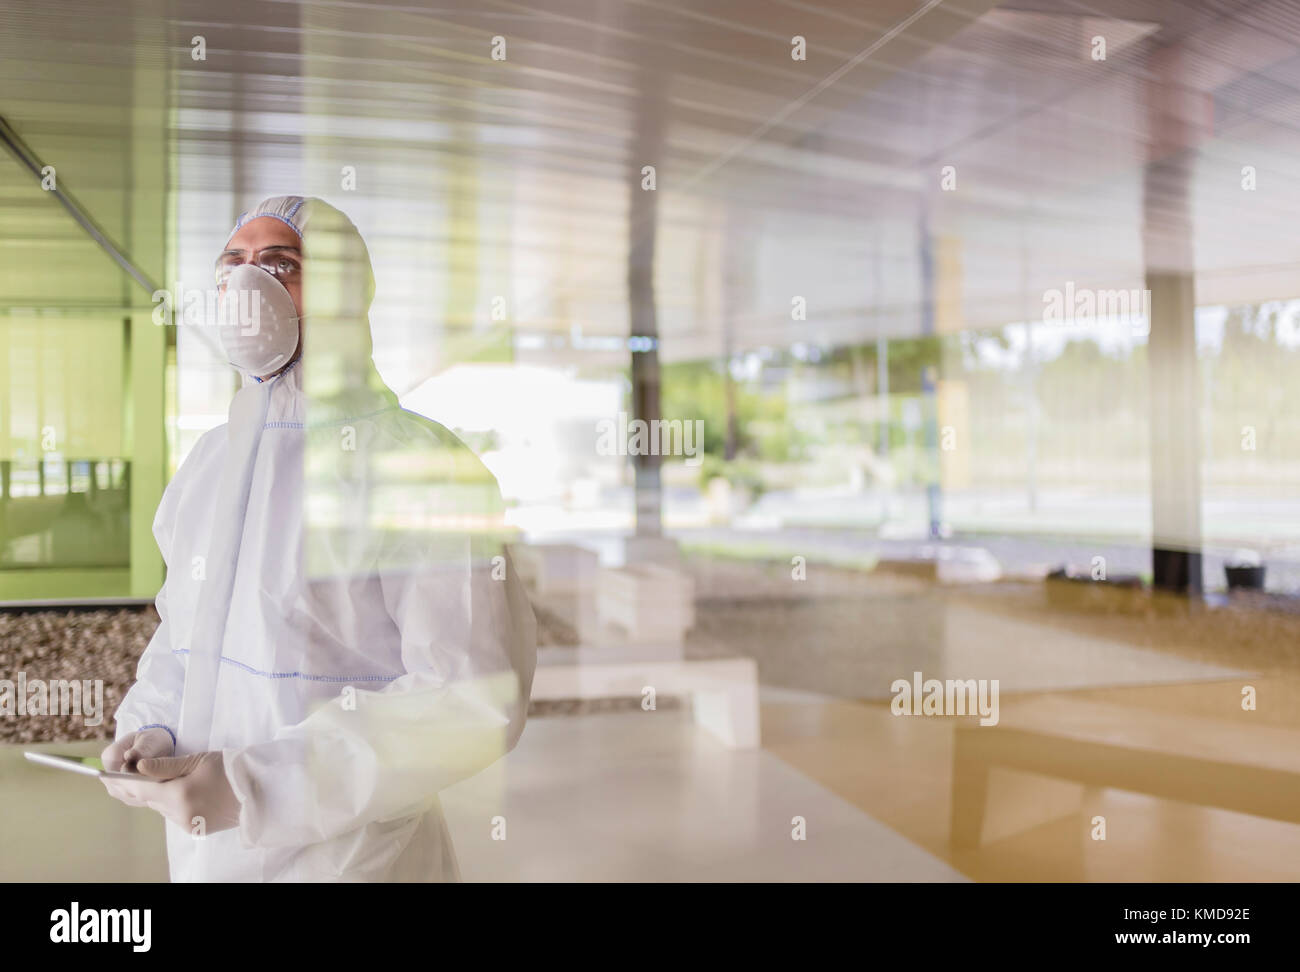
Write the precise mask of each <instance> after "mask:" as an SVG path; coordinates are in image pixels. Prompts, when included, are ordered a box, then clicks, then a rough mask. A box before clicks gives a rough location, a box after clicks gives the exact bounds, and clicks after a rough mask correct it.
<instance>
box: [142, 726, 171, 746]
mask: <svg viewBox="0 0 1300 972" xmlns="http://www.w3.org/2000/svg"><path fill="white" fill-rule="evenodd" d="M146 729H162V730H163V731H164V732H166V733H167V735H169V736H171V737H172V749H175V748H176V733H174V732H172V731H171V729H170V728H168V727H167V726H164V725H163V724H162V723H161V722H151V723H149V725H147V726H141V727H140V730H139V731H140V732H144V731H145V730H146Z"/></svg>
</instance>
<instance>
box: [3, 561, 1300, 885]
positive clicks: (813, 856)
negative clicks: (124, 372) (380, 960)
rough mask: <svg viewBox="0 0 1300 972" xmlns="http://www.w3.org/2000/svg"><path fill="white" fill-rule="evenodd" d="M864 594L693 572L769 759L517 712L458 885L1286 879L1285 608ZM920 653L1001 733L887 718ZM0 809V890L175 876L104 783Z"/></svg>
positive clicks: (6, 794) (146, 830) (663, 717)
mask: <svg viewBox="0 0 1300 972" xmlns="http://www.w3.org/2000/svg"><path fill="white" fill-rule="evenodd" d="M773 583H776V582H775V581H773ZM873 583H876V582H873ZM878 583H879V587H876V588H872V587H871V586H870V585H868V587H867V588H864V587H863V586H862V581H861V579H858V580H856V581H854V582H853V583H852V584H847V582H846V584H847V586H846V587H845V589H844V590H843V591H841V590H838V589H833V588H834V584H831V585H829V586H827V587H825V588H823V589H821V591H820V594H819V595H818V592H815V591H810V592H809V595H806V596H805V597H804V600H817V597H816V596H813V595H817V596H821V597H822V600H821V603H820V604H818V605H816V608H817V610H815V611H812V612H811V613H809V609H808V608H806V607H804V606H801V603H802V602H798V603H796V602H786V603H785V604H784V605H782V604H780V603H778V602H777V601H776V598H775V594H776V593H777V591H776V589H773V590H772V591H766V590H764V589H763V584H762V583H761V578H760V579H757V580H754V581H753V582H752V583H748V584H747V589H748V590H749V592H750V594H751V595H752V598H753V601H754V602H755V604H756V605H757V606H758V610H755V611H746V610H742V609H743V608H744V607H745V605H743V604H742V605H738V604H736V603H730V604H729V602H727V600H726V599H725V598H723V597H721V596H720V594H719V591H718V590H716V589H713V590H710V589H709V588H708V586H707V585H705V590H704V594H705V599H704V600H703V601H702V602H701V604H702V607H701V617H702V619H704V620H703V622H702V624H701V627H702V628H704V629H706V630H707V629H709V628H710V627H712V628H714V633H715V634H716V633H717V632H718V631H723V632H729V633H730V634H729V635H728V637H729V638H731V639H733V640H732V642H731V645H730V647H731V650H737V649H738V648H739V649H748V652H749V653H750V654H752V655H753V656H754V657H756V658H757V660H758V662H759V668H760V672H761V673H762V675H763V682H764V687H763V694H762V707H761V722H762V746H761V748H760V749H757V750H749V751H737V750H729V749H726V748H723V747H722V746H721V745H720V744H719V743H718V742H717V741H716V740H714V739H713V738H712V737H711V736H709V735H708V734H706V733H705V732H703V731H701V730H700V729H699V728H698V727H697V726H695V725H694V723H693V722H692V719H691V712H690V709H689V706H687V707H684V708H675V709H668V708H665V709H661V710H660V711H657V712H641V711H631V712H618V713H608V714H599V715H565V716H550V717H545V718H534V719H532V720H531V721H530V723H529V725H528V728H527V730H526V731H525V733H524V736H523V739H522V740H521V742H520V744H519V746H518V748H517V749H516V750H515V752H513V753H512V754H511V755H510V756H509V757H508V758H507V759H506V760H505V761H503V762H502V763H499V764H498V765H497V766H494V767H492V768H491V769H489V770H488V771H486V772H484V773H482V774H480V775H479V776H478V777H475V778H474V779H471V780H469V781H466V782H465V783H462V784H461V785H459V786H457V787H454V788H452V789H451V790H448V791H446V792H445V793H444V795H443V805H444V808H445V810H446V813H447V817H448V821H449V824H450V826H451V829H452V833H453V835H454V838H455V842H456V847H457V853H458V855H459V858H460V862H461V870H462V873H463V876H464V877H465V879H466V880H469V881H516V880H524V881H541V880H560V881H591V880H596V881H603V880H611V881H626V880H653V881H710V880H722V881H748V880H761V881H828V880H829V881H960V880H978V881H990V880H992V881H1095V880H1115V881H1225V880H1233V881H1254V880H1296V879H1297V878H1300V863H1297V862H1300V799H1294V798H1293V796H1294V795H1295V794H1296V792H1297V791H1296V786H1297V781H1298V780H1300V676H1297V674H1296V666H1295V663H1294V651H1295V649H1294V646H1295V645H1296V644H1297V643H1298V641H1297V638H1296V634H1297V631H1296V628H1297V627H1298V626H1300V618H1287V617H1279V616H1273V615H1268V616H1264V615H1259V616H1255V615H1250V614H1246V615H1240V616H1238V615H1233V614H1231V613H1228V614H1224V613H1214V614H1206V615H1197V614H1195V613H1193V614H1191V615H1188V614H1186V612H1184V613H1183V614H1181V615H1180V614H1178V613H1177V612H1175V613H1174V614H1162V613H1161V611H1162V610H1163V609H1160V610H1143V611H1138V612H1137V613H1132V612H1128V613H1126V612H1125V611H1123V610H1120V611H1114V612H1109V613H1107V612H1100V613H1098V612H1084V613H1080V612H1078V611H1073V612H1072V611H1069V610H1059V609H1057V608H1044V607H1043V605H1042V604H1041V603H1039V602H1038V601H1024V602H1023V603H1016V602H1015V598H1012V599H1011V600H1010V601H1007V602H1006V603H1003V602H1002V601H1001V600H999V598H997V597H994V596H990V595H987V594H985V593H978V594H977V593H975V592H972V591H965V592H945V591H939V590H936V589H934V588H930V587H925V586H924V585H923V586H921V587H915V586H905V587H899V586H897V583H896V581H890V580H887V579H885V578H880V579H879V581H878ZM909 584H910V582H909ZM873 590H874V592H875V593H874V595H873V593H872V591H873ZM850 594H851V595H852V596H853V598H852V599H851V598H849V597H848V596H847V595H850ZM842 595H845V596H842ZM727 612H731V615H732V616H733V618H734V619H735V621H736V623H735V624H733V625H730V626H727V625H722V624H720V622H719V618H720V617H722V616H723V615H724V614H726V613H727ZM782 614H784V615H786V616H787V621H788V622H789V623H788V624H787V625H786V626H782V625H781V624H779V623H778V621H779V619H780V617H781V616H782ZM791 614H794V615H797V616H798V617H795V618H794V620H791V619H790V617H789V616H790V615H791ZM873 617H874V618H876V619H877V623H875V624H872V623H871V619H872V618H873ZM800 618H802V622H801V621H800ZM746 619H747V620H746ZM801 623H802V624H804V625H805V626H804V627H800V624H801ZM808 625H811V627H809V626H808ZM799 632H802V640H800V638H799V637H798V635H799ZM854 632H856V633H854ZM909 632H910V633H911V634H910V638H911V642H910V643H909ZM841 633H842V634H841ZM838 638H843V639H844V640H845V642H846V643H845V644H844V645H838V644H830V643H828V642H833V641H835V640H836V639H838ZM854 638H855V639H856V640H855V641H851V643H850V639H854ZM723 647H724V648H725V647H728V646H726V645H724V646H723ZM913 663H915V664H916V667H918V668H924V669H925V671H926V675H927V676H931V675H933V676H935V677H988V676H991V677H1001V678H1003V679H1005V680H1006V684H1005V685H1004V686H1003V695H1002V699H1001V714H1000V722H999V725H998V726H996V727H992V728H977V727H975V726H974V725H973V720H971V719H969V718H961V717H956V718H953V717H922V716H897V715H894V714H893V713H892V712H891V710H890V705H889V699H888V691H887V688H886V689H882V687H881V685H880V682H881V680H885V679H889V680H892V678H894V677H898V676H900V675H905V674H907V673H909V672H910V671H911V670H912V667H913ZM807 669H816V670H807ZM832 675H834V676H835V677H831V676H832ZM810 683H811V684H810ZM885 685H886V686H887V685H888V681H886V682H885ZM1244 686H1250V687H1251V688H1252V689H1253V690H1254V692H1255V695H1256V697H1257V705H1256V707H1255V708H1253V709H1249V708H1243V706H1242V704H1241V700H1242V690H1243V687H1244ZM828 687H829V688H832V689H839V691H825V689H826V688H828ZM973 744H974V745H973ZM42 748H45V749H48V750H54V751H80V752H94V751H96V750H97V749H98V748H99V744H98V743H87V742H83V743H75V744H64V745H57V744H46V745H45V746H43V747H42ZM972 754H977V755H978V758H974V757H973V756H972ZM972 779H977V780H978V781H979V782H978V785H977V786H975V787H973V788H972V786H971V785H970V780H972ZM0 794H2V795H3V800H2V801H0V880H9V881H12V880H92V881H112V880H162V879H165V877H166V867H165V862H164V860H163V849H162V828H161V824H160V822H159V820H158V819H157V818H156V817H155V816H154V815H153V814H152V813H151V812H149V811H144V810H129V809H127V808H124V807H122V806H120V805H118V804H116V803H115V802H113V801H112V800H110V799H109V798H108V797H107V796H106V795H105V794H104V792H103V791H102V788H101V787H100V786H99V784H98V783H97V782H95V781H94V780H91V779H82V778H79V777H74V776H71V775H68V774H60V773H56V772H53V771H49V770H44V769H41V768H39V767H36V766H33V765H31V764H29V763H27V762H25V761H24V760H23V759H22V758H21V747H16V746H6V747H3V748H0ZM954 806H956V807H958V811H957V812H956V813H955V814H954ZM497 817H503V818H504V820H505V824H506V834H505V839H504V840H499V839H493V831H494V818H497ZM795 818H802V821H803V825H804V828H805V832H806V839H804V840H795V839H792V829H793V828H794V825H795V824H794V821H795ZM1099 818H1104V821H1105V839H1095V838H1096V837H1097V834H1098V831H1097V823H1096V822H1097V820H1098V819H1099ZM959 830H961V831H965V832H968V833H967V834H966V836H967V837H968V838H971V839H966V840H955V837H956V836H957V834H958V831H959ZM498 833H499V831H498ZM972 834H973V837H972V836H971V835H972Z"/></svg>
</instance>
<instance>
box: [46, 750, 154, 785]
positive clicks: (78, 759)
mask: <svg viewBox="0 0 1300 972" xmlns="http://www.w3.org/2000/svg"><path fill="white" fill-rule="evenodd" d="M23 755H24V756H26V757H27V758H28V759H30V760H31V761H32V762H33V763H40V764H41V765H42V766H50V767H53V768H54V769H61V770H67V771H68V772H69V773H81V774H83V775H85V776H104V777H108V778H109V779H115V780H139V779H145V777H142V776H141V775H140V774H139V773H110V772H109V771H108V770H106V769H104V764H103V763H102V762H100V760H99V757H98V756H56V755H55V754H53V753H33V752H30V751H28V752H24V753H23Z"/></svg>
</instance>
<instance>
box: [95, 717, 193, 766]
mask: <svg viewBox="0 0 1300 972" xmlns="http://www.w3.org/2000/svg"><path fill="white" fill-rule="evenodd" d="M174 749H175V747H174V746H173V745H172V737H171V733H169V732H168V731H167V730H166V729H158V728H153V729H142V730H141V731H139V732H128V733H127V734H126V735H125V736H123V737H122V738H121V739H118V740H117V741H116V742H113V743H111V744H110V745H109V746H108V747H107V748H106V749H105V750H104V751H103V752H102V753H100V755H99V758H100V760H101V761H102V762H103V764H104V769H106V770H108V771H109V772H110V773H134V772H135V768H136V764H137V763H138V762H139V761H140V760H142V759H152V758H155V757H159V756H170V755H171V754H172V752H173V751H174Z"/></svg>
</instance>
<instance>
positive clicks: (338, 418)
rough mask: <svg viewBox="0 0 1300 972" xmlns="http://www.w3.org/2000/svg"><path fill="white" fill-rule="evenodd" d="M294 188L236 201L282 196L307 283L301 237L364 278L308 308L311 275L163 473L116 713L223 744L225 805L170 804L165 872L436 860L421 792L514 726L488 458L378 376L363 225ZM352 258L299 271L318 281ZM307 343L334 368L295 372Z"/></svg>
mask: <svg viewBox="0 0 1300 972" xmlns="http://www.w3.org/2000/svg"><path fill="white" fill-rule="evenodd" d="M295 201H296V203H295ZM306 202H307V205H306V206H304V205H303V203H304V201H303V200H302V199H301V198H299V197H277V198H274V199H270V200H267V201H266V202H264V203H262V204H261V205H260V206H259V207H257V209H256V210H254V211H253V213H254V215H260V214H263V213H267V212H270V213H276V214H284V213H289V212H290V211H292V213H293V216H292V220H293V222H292V223H291V225H295V228H296V229H300V231H301V232H302V234H303V244H304V251H305V254H306V266H307V269H308V277H307V280H306V287H307V288H308V289H310V288H311V287H312V286H313V284H314V282H315V281H316V280H317V278H316V277H313V276H312V261H313V253H314V252H316V250H317V249H319V251H320V253H321V254H322V256H321V260H320V262H321V264H322V265H323V267H324V270H325V271H326V272H328V260H327V259H326V257H327V256H332V258H335V259H337V260H342V261H345V262H362V261H363V262H364V263H365V266H364V267H362V268H361V273H360V279H362V280H363V281H365V282H364V283H363V285H362V286H360V287H359V288H353V287H352V286H351V284H347V286H346V287H345V289H347V290H349V292H350V291H351V290H352V289H357V291H358V293H359V295H360V296H356V295H352V294H351V293H349V295H348V296H347V298H346V299H345V300H343V301H342V302H341V303H340V301H339V299H338V294H337V292H336V293H334V294H333V296H332V297H331V298H330V299H331V300H333V303H331V304H328V305H326V304H322V302H321V301H317V302H316V304H319V305H321V307H323V309H324V311H325V312H322V313H319V314H317V315H316V316H313V309H312V308H313V306H315V305H314V304H313V302H312V300H311V298H310V294H309V295H308V297H307V302H308V309H307V311H306V314H305V321H306V323H305V326H304V338H305V341H304V345H305V351H304V354H303V357H302V359H301V360H300V361H299V362H298V363H296V364H294V365H292V366H291V367H290V368H289V369H288V370H287V371H285V372H283V373H282V374H281V375H279V376H278V377H276V378H273V379H270V380H269V381H267V382H257V381H256V380H255V379H252V378H247V377H246V379H245V383H244V386H243V387H242V388H241V389H240V391H239V392H238V393H237V394H236V396H235V400H234V401H233V402H232V404H231V410H230V421H229V422H228V423H227V424H226V425H223V426H220V427H218V428H215V429H212V430H211V431H209V432H208V433H206V434H205V435H204V436H203V437H202V438H201V439H200V440H199V441H198V443H197V444H196V445H195V447H194V449H193V451H192V452H191V453H190V455H189V456H188V457H187V458H186V459H185V461H184V463H183V464H182V466H181V468H180V470H179V472H178V473H177V475H176V477H175V478H174V480H173V481H172V482H171V484H170V485H169V486H168V488H167V490H166V492H165V494H164V496H163V499H162V503H161V504H160V506H159V508H158V513H157V516H156V518H155V521H154V535H155V537H156V538H157V541H158V545H159V548H160V549H161V551H162V554H163V558H164V560H165V561H166V564H167V568H168V571H167V580H166V583H165V584H164V585H163V588H162V590H161V591H160V593H159V595H158V598H157V607H158V612H159V615H160V616H161V619H162V622H161V624H160V625H159V627H158V629H157V632H156V633H155V635H154V637H153V639H152V641H151V642H150V643H149V645H148V647H147V649H146V650H145V652H144V655H143V656H142V658H141V660H140V663H139V667H138V670H137V681H136V682H135V684H134V685H133V686H132V688H131V690H130V691H129V692H128V693H127V696H126V698H125V699H124V701H123V703H122V705H121V706H120V707H119V709H118V711H117V713H116V722H117V725H116V734H117V737H118V738H121V737H122V736H123V735H124V734H126V733H128V732H132V731H135V730H138V729H141V728H143V727H146V726H162V727H166V728H167V729H168V731H169V732H171V733H173V734H174V735H175V736H177V737H178V739H179V742H178V745H177V754H178V755H184V754H187V753H191V752H202V751H205V750H220V751H221V752H222V754H223V757H224V761H225V771H226V776H227V779H228V781H229V782H230V785H231V787H232V789H233V790H234V792H235V794H236V795H237V796H238V797H239V800H240V804H241V807H240V816H239V826H238V827H237V828H235V829H232V830H225V831H221V832H218V833H214V834H209V835H207V836H201V837H200V836H192V835H191V833H190V832H188V831H187V830H185V829H184V828H181V827H179V826H177V825H176V824H174V823H171V822H168V823H167V825H166V827H167V854H168V861H169V865H170V871H171V877H172V880H173V881H401V880H407V881H411V880H414V881H423V880H455V879H457V878H458V877H459V872H458V869H457V865H456V860H455V855H454V853H453V850H452V847H451V843H450V839H449V834H448V831H447V827H446V824H445V823H444V821H443V817H442V813H441V810H440V807H439V803H438V799H437V794H438V792H439V791H440V790H442V789H443V788H445V787H447V786H449V785H450V784H452V783H455V782H457V781H459V780H462V779H465V778H466V777H468V776H470V775H472V774H474V773H475V772H477V771H478V770H480V769H482V768H483V767H485V766H487V765H488V764H490V763H492V762H494V761H495V760H496V759H498V758H499V757H501V756H502V755H503V754H505V753H506V752H508V751H509V750H510V748H512V747H513V746H514V744H515V742H516V740H517V739H518V738H519V735H520V733H521V732H522V730H523V724H524V718H525V714H526V709H527V704H528V697H529V691H530V687H531V683H532V675H533V666H534V662H535V646H536V638H535V622H534V619H533V614H532V610H531V608H530V606H529V604H528V601H527V598H526V596H525V594H524V592H523V589H522V586H521V585H520V583H519V581H518V579H517V577H516V576H515V571H514V567H513V565H512V564H511V563H510V561H509V557H508V554H507V553H506V552H505V550H504V548H503V547H502V545H501V542H500V532H499V530H500V526H501V516H502V505H501V502H500V496H499V493H498V491H497V488H496V483H495V481H494V480H493V478H492V476H491V474H490V473H488V471H487V470H486V468H485V467H483V465H482V464H481V463H480V462H479V460H478V459H477V457H475V456H474V455H473V454H472V453H471V452H470V451H469V450H468V449H467V448H466V447H465V446H464V445H463V444H462V443H461V442H460V441H459V440H458V439H457V438H456V437H455V436H454V435H452V434H451V433H450V432H448V431H447V430H446V429H444V428H443V427H442V426H440V425H438V424H437V423H435V422H431V421H429V420H427V419H425V418H422V417H419V416H416V415H414V414H412V413H410V412H407V411H404V410H403V409H401V408H400V407H398V406H397V404H396V400H395V398H394V397H393V396H392V394H391V392H388V390H387V389H386V388H383V387H382V384H381V383H380V382H379V381H378V376H377V374H376V373H374V371H373V366H372V365H371V363H370V360H369V348H370V335H369V327H368V322H367V321H366V318H365V316H364V311H365V309H366V308H368V306H369V300H370V294H371V293H372V292H373V282H372V280H373V278H372V277H371V274H370V267H369V263H368V256H367V255H366V252H365V247H364V243H362V242H361V240H360V237H359V235H356V230H355V229H354V228H353V227H352V224H351V223H350V222H349V221H348V220H347V219H346V217H344V216H342V214H341V213H338V211H337V210H334V209H332V207H329V206H327V205H326V204H324V203H321V202H320V201H318V200H307V201H306ZM250 218H251V217H250ZM277 218H282V216H281V215H277ZM286 221H289V220H286ZM340 241H341V242H340ZM355 270H356V268H355V267H349V268H348V269H347V272H346V273H342V274H340V275H338V276H337V277H336V278H333V279H330V278H326V277H324V276H322V277H320V278H319V279H321V280H324V281H325V282H324V283H321V284H319V287H320V291H321V293H322V295H326V292H328V291H330V290H331V287H330V284H331V283H334V282H337V280H343V281H345V282H347V281H355V280H356V279H358V277H357V275H356V273H354V272H353V271H355ZM333 289H334V290H335V291H337V289H338V288H333ZM340 308H343V311H340ZM348 328H353V329H356V328H361V329H364V334H354V333H350V332H349V331H348ZM340 335H342V337H340ZM313 339H316V340H313ZM318 365H319V366H320V367H321V374H322V375H327V376H328V379H329V382H332V384H330V385H329V387H328V388H327V387H326V385H327V382H322V383H321V388H320V394H319V395H312V394H308V392H307V391H306V390H305V389H304V380H306V381H308V382H310V380H311V378H310V376H311V374H312V369H313V368H314V367H316V366H318ZM304 375H306V376H308V377H307V378H306V379H304ZM340 376H342V377H340ZM183 713H184V714H183ZM195 713H198V714H197V715H196V714H195ZM485 825H486V824H485Z"/></svg>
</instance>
